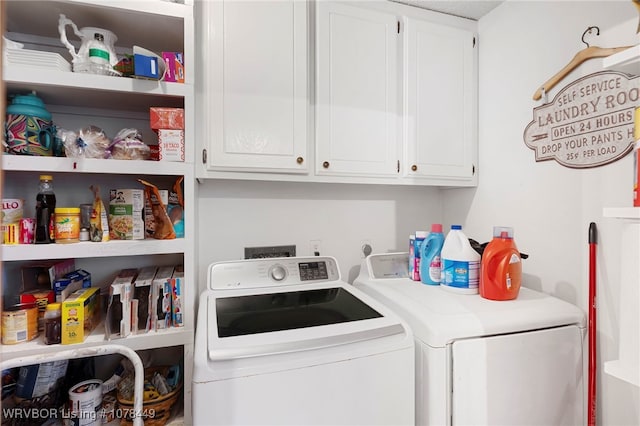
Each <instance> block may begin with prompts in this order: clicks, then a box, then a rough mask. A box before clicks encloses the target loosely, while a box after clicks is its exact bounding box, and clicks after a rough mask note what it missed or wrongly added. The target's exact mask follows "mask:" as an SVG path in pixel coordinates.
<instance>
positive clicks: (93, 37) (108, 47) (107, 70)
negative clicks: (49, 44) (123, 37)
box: [58, 14, 120, 75]
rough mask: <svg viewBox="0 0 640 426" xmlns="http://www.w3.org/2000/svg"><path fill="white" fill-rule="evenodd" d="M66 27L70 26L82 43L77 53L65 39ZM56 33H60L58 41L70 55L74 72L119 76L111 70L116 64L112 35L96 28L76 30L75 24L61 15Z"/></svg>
mask: <svg viewBox="0 0 640 426" xmlns="http://www.w3.org/2000/svg"><path fill="white" fill-rule="evenodd" d="M67 25H71V27H72V28H73V31H74V33H75V34H76V35H77V36H78V37H79V38H80V40H81V41H82V44H81V45H80V48H79V49H78V52H77V53H76V49H75V47H74V46H73V45H72V44H71V43H69V40H68V39H67V32H66V26H67ZM58 31H59V32H60V41H62V44H64V45H65V46H66V47H67V49H68V50H69V53H71V57H72V64H73V71H74V72H87V73H91V74H103V75H120V73H119V72H117V71H115V70H114V69H113V67H114V66H115V65H116V64H117V63H118V57H117V56H116V53H115V47H114V45H115V42H116V41H117V40H118V38H117V37H116V35H115V34H114V33H112V32H111V31H109V30H105V29H102V28H96V27H84V28H81V29H80V30H78V27H77V26H76V24H75V23H73V21H72V20H70V19H68V18H67V17H66V16H65V15H63V14H60V19H59V20H58Z"/></svg>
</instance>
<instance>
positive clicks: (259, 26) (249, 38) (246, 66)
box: [200, 0, 308, 172]
mask: <svg viewBox="0 0 640 426" xmlns="http://www.w3.org/2000/svg"><path fill="white" fill-rule="evenodd" d="M203 13H204V15H205V16H203V17H202V19H203V22H204V23H205V25H203V28H204V30H205V31H204V34H203V37H204V38H203V45H204V46H205V47H204V52H203V56H204V58H202V60H203V61H204V66H203V67H202V68H201V72H202V74H203V77H202V78H203V86H204V88H205V89H204V93H203V104H201V106H202V112H201V114H202V115H201V120H202V125H203V127H204V128H205V129H207V131H206V132H203V134H202V135H201V137H200V139H201V141H203V143H204V148H206V149H207V155H206V158H207V159H206V160H204V159H203V161H206V166H207V168H208V169H209V170H241V171H252V170H253V171H257V170H260V171H287V172H305V171H306V170H307V158H306V157H307V156H306V151H307V118H308V117H307V103H308V101H307V68H308V67H307V4H306V2H304V1H297V0H277V1H268V2H265V1H217V2H203ZM206 46H208V47H206Z"/></svg>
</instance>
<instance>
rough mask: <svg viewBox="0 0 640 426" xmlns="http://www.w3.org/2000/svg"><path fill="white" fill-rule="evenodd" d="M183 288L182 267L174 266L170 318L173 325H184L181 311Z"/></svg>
mask: <svg viewBox="0 0 640 426" xmlns="http://www.w3.org/2000/svg"><path fill="white" fill-rule="evenodd" d="M183 289H184V267H183V266H182V265H180V266H176V270H175V271H174V272H173V278H171V296H172V297H171V320H172V322H173V326H174V327H182V326H184V318H183V312H182V307H183V306H182V302H183V300H182V298H183V296H182V291H183Z"/></svg>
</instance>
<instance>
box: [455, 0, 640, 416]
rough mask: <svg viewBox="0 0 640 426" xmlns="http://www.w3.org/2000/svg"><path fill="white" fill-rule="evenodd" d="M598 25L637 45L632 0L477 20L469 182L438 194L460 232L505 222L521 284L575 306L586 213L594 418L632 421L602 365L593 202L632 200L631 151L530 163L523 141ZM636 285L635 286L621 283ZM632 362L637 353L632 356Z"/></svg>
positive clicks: (614, 272)
mask: <svg viewBox="0 0 640 426" xmlns="http://www.w3.org/2000/svg"><path fill="white" fill-rule="evenodd" d="M593 25H597V26H598V27H599V28H600V31H601V32H600V36H599V37H595V36H594V37H590V38H589V36H587V37H588V38H587V41H591V44H592V45H597V46H601V47H617V46H624V45H634V44H637V43H638V42H640V37H639V36H638V35H636V28H637V25H638V13H637V12H636V9H635V8H634V6H633V4H632V2H631V1H586V2H578V1H555V2H542V1H510V0H508V1H507V2H505V3H504V4H502V5H501V6H499V7H498V8H496V9H495V10H493V11H492V12H491V13H490V14H488V15H486V16H485V17H483V18H482V19H481V20H480V21H479V39H480V55H479V56H480V76H479V82H480V87H479V89H480V90H479V99H480V101H479V102H480V103H479V111H480V116H479V144H480V146H479V151H480V161H479V173H480V174H479V182H480V183H479V186H478V188H477V190H476V191H469V190H456V191H444V192H445V195H444V201H445V202H444V205H445V214H444V217H445V218H447V221H458V222H461V223H463V224H464V225H465V232H466V233H467V234H468V235H473V236H477V237H478V238H476V239H479V240H481V241H487V240H488V239H490V238H491V231H492V227H493V226H494V225H503V226H513V227H514V229H515V240H516V243H517V244H518V247H519V249H520V250H521V251H522V252H525V253H528V254H530V256H531V257H530V258H529V259H527V260H525V261H524V262H523V268H524V273H525V277H524V285H526V286H528V287H532V288H536V289H538V290H542V291H544V292H547V293H551V294H554V295H556V296H558V297H561V298H563V299H565V300H568V301H569V302H572V303H574V304H576V305H578V306H580V307H581V308H582V309H584V310H585V311H586V309H587V303H588V288H589V287H588V284H589V281H588V239H587V235H588V234H587V230H588V225H589V222H592V221H593V222H596V224H597V226H598V229H599V234H600V240H599V244H598V257H597V268H598V274H597V295H598V304H597V309H598V337H597V339H598V350H599V351H598V360H599V365H598V370H599V375H598V378H597V382H598V398H599V400H598V405H597V413H598V424H602V425H638V424H640V393H639V389H638V388H637V387H635V386H633V385H630V384H627V383H626V382H623V381H621V380H619V379H616V378H612V377H610V376H608V375H605V374H604V373H603V370H604V368H603V363H604V361H609V360H614V359H617V355H618V354H617V352H618V329H619V326H620V324H619V305H620V297H621V293H620V290H621V283H620V273H619V268H620V263H619V254H620V245H619V240H620V230H621V224H620V223H618V222H619V221H618V220H617V219H609V218H603V217H602V208H603V207H621V206H630V205H631V204H632V195H631V194H632V192H631V182H632V169H633V164H632V158H631V155H628V156H626V157H625V158H623V159H621V160H618V161H616V162H614V163H612V164H609V165H606V166H601V167H598V168H591V169H582V170H576V169H569V168H566V167H564V166H561V165H559V164H558V163H556V162H555V161H546V162H540V163H536V162H535V155H534V152H533V151H532V150H530V149H529V148H527V146H526V145H525V144H524V141H523V132H524V129H525V127H526V126H527V124H528V123H529V122H530V121H531V120H532V113H533V108H534V107H535V106H538V105H540V103H541V101H533V100H532V96H533V93H534V92H535V91H536V89H537V88H538V87H539V86H540V85H542V83H544V82H545V81H547V79H549V78H550V77H551V76H553V75H554V74H555V73H556V72H557V71H559V70H560V69H561V68H562V67H564V66H565V65H566V64H567V63H568V62H569V60H571V58H572V57H573V56H574V55H575V54H576V53H577V52H578V51H579V50H581V49H582V48H584V47H586V46H585V45H583V44H582V42H581V40H580V39H581V36H582V34H583V32H584V31H585V30H586V29H587V27H589V26H593ZM600 65H601V59H593V60H590V61H588V62H585V63H584V64H583V65H582V66H580V67H579V68H578V69H576V70H575V71H574V72H572V73H571V74H570V75H569V76H567V77H566V78H565V79H564V80H563V81H561V82H560V83H559V84H558V86H556V87H555V88H554V89H552V90H551V91H550V93H549V100H551V99H552V98H553V96H554V95H555V94H556V93H558V91H559V90H561V89H562V88H563V87H564V86H566V85H567V84H569V83H571V82H573V81H575V80H576V79H577V78H579V77H581V76H583V75H587V74H590V73H592V72H596V71H598V70H599V66H600ZM631 285H638V283H631ZM638 361H639V362H640V360H638Z"/></svg>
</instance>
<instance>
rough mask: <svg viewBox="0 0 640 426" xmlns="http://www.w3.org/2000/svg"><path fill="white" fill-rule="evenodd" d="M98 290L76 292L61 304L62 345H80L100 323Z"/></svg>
mask: <svg viewBox="0 0 640 426" xmlns="http://www.w3.org/2000/svg"><path fill="white" fill-rule="evenodd" d="M100 321H101V318H100V289H99V288H98V287H89V288H83V289H80V290H77V291H76V292H74V293H72V294H71V295H70V296H69V297H68V298H67V299H66V300H65V301H63V302H62V344H63V345H70V344H74V343H82V342H84V340H85V339H86V338H87V336H88V335H89V334H91V332H92V331H93V330H94V329H95V328H96V326H97V325H98V324H99V323H100Z"/></svg>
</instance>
